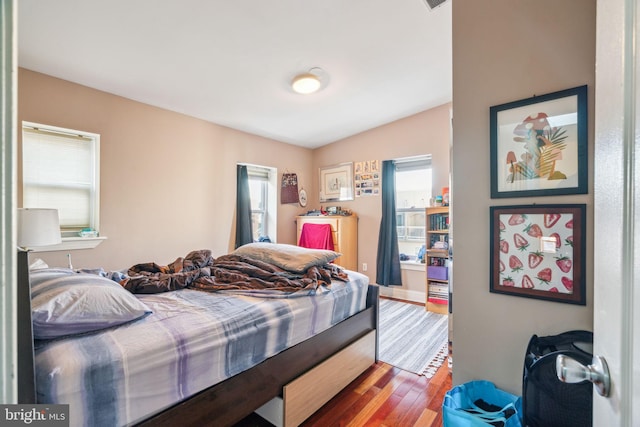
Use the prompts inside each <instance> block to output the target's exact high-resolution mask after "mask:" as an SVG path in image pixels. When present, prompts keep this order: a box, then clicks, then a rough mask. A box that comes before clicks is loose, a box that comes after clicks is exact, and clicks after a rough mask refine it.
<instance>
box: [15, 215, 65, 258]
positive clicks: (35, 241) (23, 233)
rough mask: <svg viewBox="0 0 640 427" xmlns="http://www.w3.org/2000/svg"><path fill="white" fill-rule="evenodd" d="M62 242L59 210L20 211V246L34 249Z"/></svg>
mask: <svg viewBox="0 0 640 427" xmlns="http://www.w3.org/2000/svg"><path fill="white" fill-rule="evenodd" d="M60 242H62V238H61V236H60V220H59V218H58V210H57V209H32V208H25V209H18V246H19V247H21V248H33V247H39V246H49V245H57V244H58V243H60Z"/></svg>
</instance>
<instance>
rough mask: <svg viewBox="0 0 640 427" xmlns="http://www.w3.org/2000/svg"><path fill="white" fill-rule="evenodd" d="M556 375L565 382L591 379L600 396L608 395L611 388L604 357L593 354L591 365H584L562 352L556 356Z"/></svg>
mask: <svg viewBox="0 0 640 427" xmlns="http://www.w3.org/2000/svg"><path fill="white" fill-rule="evenodd" d="M556 375H557V376H558V379H559V380H560V381H562V382H564V383H570V384H572V383H579V382H582V381H584V380H587V381H590V382H592V383H593V385H594V386H595V387H596V390H597V391H598V394H599V395H600V396H604V397H608V396H609V391H610V390H611V377H610V376H609V367H608V366H607V361H606V360H605V359H604V357H601V356H593V359H592V360H591V365H587V366H584V365H583V364H582V363H580V362H578V361H577V360H575V359H574V358H572V357H569V356H567V355H564V354H560V355H558V356H557V357H556Z"/></svg>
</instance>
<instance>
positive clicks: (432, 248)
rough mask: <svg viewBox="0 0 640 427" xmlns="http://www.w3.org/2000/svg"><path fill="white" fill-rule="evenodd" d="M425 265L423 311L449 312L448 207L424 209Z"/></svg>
mask: <svg viewBox="0 0 640 427" xmlns="http://www.w3.org/2000/svg"><path fill="white" fill-rule="evenodd" d="M426 228H427V230H426V237H427V251H426V258H425V263H426V264H427V278H426V287H427V289H426V296H427V301H426V304H425V309H426V310H428V311H433V312H436V313H440V314H447V313H448V312H449V207H448V206H437V207H430V208H426Z"/></svg>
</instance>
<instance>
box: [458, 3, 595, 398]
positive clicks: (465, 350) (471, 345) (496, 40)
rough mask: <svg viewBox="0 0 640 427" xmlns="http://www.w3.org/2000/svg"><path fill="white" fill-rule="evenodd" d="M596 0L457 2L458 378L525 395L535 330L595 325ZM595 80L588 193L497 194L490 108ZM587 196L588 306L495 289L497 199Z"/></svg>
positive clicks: (499, 202) (580, 199)
mask: <svg viewBox="0 0 640 427" xmlns="http://www.w3.org/2000/svg"><path fill="white" fill-rule="evenodd" d="M595 7H596V1H595V0H588V1H585V0H566V1H561V2H558V1H555V0H541V1H537V2H517V3H514V2H513V1H511V0H495V1H492V2H477V1H474V0H455V1H454V2H453V91H454V92H453V93H454V96H453V117H454V126H453V153H452V159H453V166H452V173H453V179H452V206H453V213H452V224H453V233H454V236H455V249H454V254H455V255H454V259H455V262H454V267H453V280H454V298H453V301H454V304H453V309H454V313H453V366H454V368H453V380H454V383H456V384H458V383H462V382H466V381H469V380H472V379H488V380H491V381H494V382H495V383H496V384H497V385H498V386H499V387H502V388H504V389H507V390H509V391H511V392H514V393H517V394H521V376H522V364H523V358H524V352H525V349H526V345H527V342H528V340H529V338H530V337H531V335H532V334H538V335H549V334H555V333H559V332H562V331H567V330H571V329H587V330H592V327H593V182H592V181H593V166H592V159H593V125H592V123H593V111H594V109H593V95H594V88H593V86H594V81H595ZM584 84H587V85H589V94H588V95H589V118H590V120H589V123H590V124H589V147H590V148H589V162H590V164H589V171H590V172H589V176H590V182H589V194H588V195H579V196H555V197H537V198H517V199H495V200H492V199H490V183H489V178H490V170H489V123H488V119H489V107H490V106H492V105H498V104H502V103H505V102H510V101H516V100H519V99H524V98H528V97H531V96H533V95H536V94H544V93H550V92H554V91H558V90H562V89H568V88H571V87H576V86H580V85H584ZM532 203H586V204H587V239H586V242H587V270H586V272H587V274H586V279H587V305H586V306H575V305H569V304H561V303H554V302H547V301H541V300H534V299H527V298H520V297H513V296H506V295H498V294H491V293H489V283H488V279H489V253H488V250H487V249H488V247H489V245H488V238H489V230H488V225H489V206H498V205H511V204H532Z"/></svg>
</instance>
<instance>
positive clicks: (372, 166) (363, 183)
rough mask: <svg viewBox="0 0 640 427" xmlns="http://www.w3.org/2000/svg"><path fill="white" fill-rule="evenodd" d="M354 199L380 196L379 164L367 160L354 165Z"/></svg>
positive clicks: (375, 161) (376, 161)
mask: <svg viewBox="0 0 640 427" xmlns="http://www.w3.org/2000/svg"><path fill="white" fill-rule="evenodd" d="M354 174H355V181H356V197H368V196H379V195H380V162H379V161H378V160H367V161H364V162H356V164H355V171H354Z"/></svg>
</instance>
